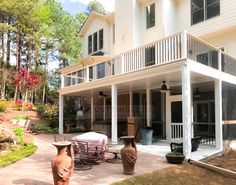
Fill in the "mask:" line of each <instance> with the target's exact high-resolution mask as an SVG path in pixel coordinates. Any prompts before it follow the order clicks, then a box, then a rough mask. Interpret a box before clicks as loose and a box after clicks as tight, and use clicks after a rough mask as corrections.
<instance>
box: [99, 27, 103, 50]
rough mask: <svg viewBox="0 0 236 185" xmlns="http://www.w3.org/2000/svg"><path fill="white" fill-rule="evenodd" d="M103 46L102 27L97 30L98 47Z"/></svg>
mask: <svg viewBox="0 0 236 185" xmlns="http://www.w3.org/2000/svg"><path fill="white" fill-rule="evenodd" d="M102 48H103V29H101V30H99V49H102Z"/></svg>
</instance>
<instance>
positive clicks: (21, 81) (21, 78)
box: [14, 68, 41, 102]
mask: <svg viewBox="0 0 236 185" xmlns="http://www.w3.org/2000/svg"><path fill="white" fill-rule="evenodd" d="M14 83H15V85H17V87H18V88H19V89H20V92H21V93H22V98H23V100H24V102H27V95H28V92H29V90H34V89H35V88H36V87H37V86H38V85H39V84H40V83H41V76H40V75H39V74H36V73H32V72H30V71H29V69H26V68H21V69H19V70H18V71H17V72H16V74H15V78H14Z"/></svg>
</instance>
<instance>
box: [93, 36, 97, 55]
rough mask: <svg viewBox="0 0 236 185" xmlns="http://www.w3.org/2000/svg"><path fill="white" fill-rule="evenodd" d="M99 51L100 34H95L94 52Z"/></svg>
mask: <svg viewBox="0 0 236 185" xmlns="http://www.w3.org/2000/svg"><path fill="white" fill-rule="evenodd" d="M97 50H98V33H97V32H95V33H94V34H93V52H96V51H97Z"/></svg>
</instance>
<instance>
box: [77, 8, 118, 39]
mask: <svg viewBox="0 0 236 185" xmlns="http://www.w3.org/2000/svg"><path fill="white" fill-rule="evenodd" d="M96 17H100V18H102V19H105V20H106V21H107V22H108V23H110V24H111V23H113V22H114V17H115V13H114V12H113V13H108V14H103V13H100V12H96V11H92V12H90V14H89V15H88V17H87V19H86V20H85V21H84V24H83V26H82V27H81V29H80V31H79V36H83V35H84V33H85V32H86V30H87V29H88V28H89V26H90V25H91V24H92V22H93V20H94V19H95V18H96Z"/></svg>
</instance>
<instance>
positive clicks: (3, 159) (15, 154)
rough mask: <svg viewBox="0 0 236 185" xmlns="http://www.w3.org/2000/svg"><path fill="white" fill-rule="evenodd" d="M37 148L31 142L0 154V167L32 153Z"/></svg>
mask: <svg viewBox="0 0 236 185" xmlns="http://www.w3.org/2000/svg"><path fill="white" fill-rule="evenodd" d="M36 150H37V146H35V145H34V144H33V143H29V144H27V145H26V146H23V147H22V148H19V149H15V150H12V151H10V152H8V153H7V154H0V167H3V166H7V165H9V164H11V163H14V162H16V161H18V160H20V159H23V158H25V157H27V156H30V155H32V154H33V153H35V151H36Z"/></svg>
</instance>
